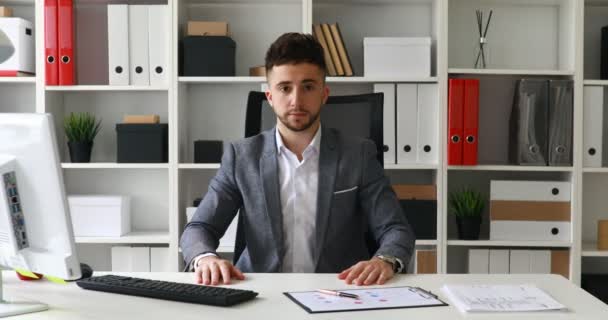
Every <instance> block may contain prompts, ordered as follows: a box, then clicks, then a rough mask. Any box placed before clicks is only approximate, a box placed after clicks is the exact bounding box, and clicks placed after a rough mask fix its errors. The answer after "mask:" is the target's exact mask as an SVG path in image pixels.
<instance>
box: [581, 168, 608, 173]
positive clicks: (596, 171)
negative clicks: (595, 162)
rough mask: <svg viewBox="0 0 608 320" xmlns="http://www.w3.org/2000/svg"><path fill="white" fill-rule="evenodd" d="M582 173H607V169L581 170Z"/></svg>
mask: <svg viewBox="0 0 608 320" xmlns="http://www.w3.org/2000/svg"><path fill="white" fill-rule="evenodd" d="M583 172H595V173H608V168H606V167H604V168H583Z"/></svg>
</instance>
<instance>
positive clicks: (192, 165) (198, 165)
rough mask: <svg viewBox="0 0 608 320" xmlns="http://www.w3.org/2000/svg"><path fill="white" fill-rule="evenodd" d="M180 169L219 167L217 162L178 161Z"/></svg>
mask: <svg viewBox="0 0 608 320" xmlns="http://www.w3.org/2000/svg"><path fill="white" fill-rule="evenodd" d="M178 168H180V169H219V168H220V164H219V163H180V164H179V166H178Z"/></svg>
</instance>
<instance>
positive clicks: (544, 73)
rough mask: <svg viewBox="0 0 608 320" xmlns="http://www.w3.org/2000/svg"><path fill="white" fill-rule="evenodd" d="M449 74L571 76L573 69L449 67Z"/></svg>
mask: <svg viewBox="0 0 608 320" xmlns="http://www.w3.org/2000/svg"><path fill="white" fill-rule="evenodd" d="M448 73H449V74H479V75H530V76H573V75H574V71H562V70H534V69H461V68H449V69H448Z"/></svg>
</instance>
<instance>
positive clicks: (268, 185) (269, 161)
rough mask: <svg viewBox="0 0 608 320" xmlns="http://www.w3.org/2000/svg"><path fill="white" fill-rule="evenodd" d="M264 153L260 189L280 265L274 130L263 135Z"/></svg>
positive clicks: (279, 214) (279, 208)
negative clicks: (261, 189)
mask: <svg viewBox="0 0 608 320" xmlns="http://www.w3.org/2000/svg"><path fill="white" fill-rule="evenodd" d="M263 134H264V152H263V155H262V157H261V158H260V173H261V175H262V181H263V183H262V188H263V194H264V197H265V200H266V208H267V210H266V215H267V218H268V221H270V229H271V232H272V235H273V237H274V240H275V248H276V250H277V256H278V259H279V261H278V262H279V265H281V259H282V257H283V213H282V212H281V199H280V194H281V193H280V190H279V174H278V172H279V164H278V161H277V146H276V141H275V136H274V135H275V129H274V128H273V129H271V130H267V131H265V132H264V133H263Z"/></svg>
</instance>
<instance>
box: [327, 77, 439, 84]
mask: <svg viewBox="0 0 608 320" xmlns="http://www.w3.org/2000/svg"><path fill="white" fill-rule="evenodd" d="M327 82H328V83H378V82H415V83H419V82H427V83H435V82H437V77H373V76H372V77H327Z"/></svg>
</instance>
